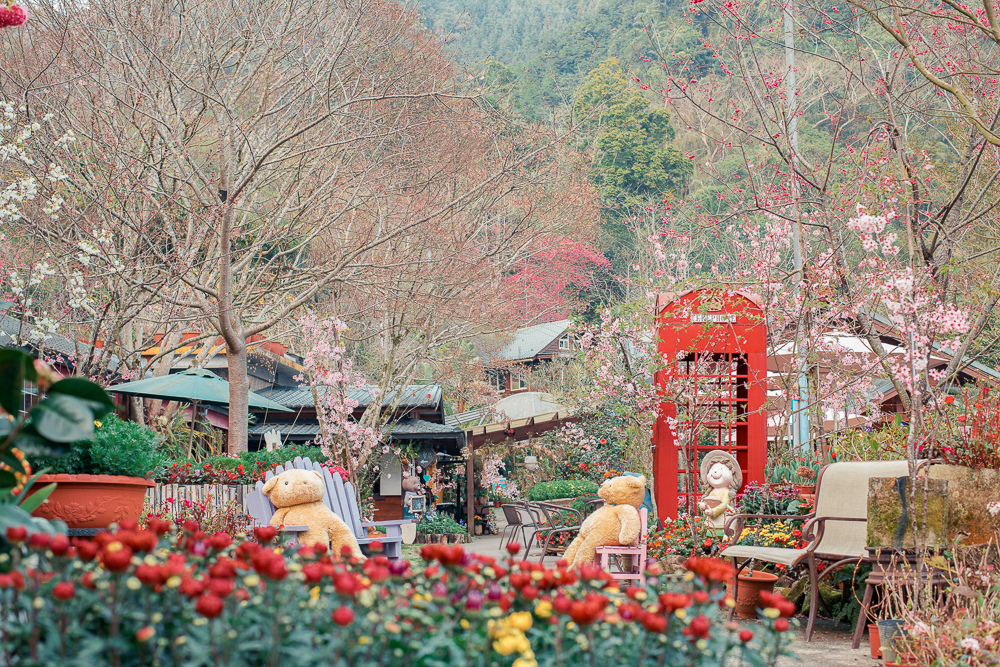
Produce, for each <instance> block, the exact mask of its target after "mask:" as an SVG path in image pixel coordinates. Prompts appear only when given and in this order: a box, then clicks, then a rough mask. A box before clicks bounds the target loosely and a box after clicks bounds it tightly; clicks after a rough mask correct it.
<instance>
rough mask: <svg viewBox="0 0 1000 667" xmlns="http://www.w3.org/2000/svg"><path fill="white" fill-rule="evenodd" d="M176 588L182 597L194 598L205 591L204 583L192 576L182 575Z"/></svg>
mask: <svg viewBox="0 0 1000 667" xmlns="http://www.w3.org/2000/svg"><path fill="white" fill-rule="evenodd" d="M178 590H179V591H180V594H181V595H183V596H184V597H186V598H189V599H194V598H196V597H198V596H199V595H201V594H202V593H204V592H205V584H204V583H202V582H201V581H199V580H198V579H194V578H193V577H184V579H183V580H182V581H181V585H180V588H179V589H178Z"/></svg>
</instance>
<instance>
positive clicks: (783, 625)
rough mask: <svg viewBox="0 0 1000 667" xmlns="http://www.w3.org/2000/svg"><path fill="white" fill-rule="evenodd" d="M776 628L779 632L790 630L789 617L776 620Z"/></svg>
mask: <svg viewBox="0 0 1000 667" xmlns="http://www.w3.org/2000/svg"><path fill="white" fill-rule="evenodd" d="M774 629H775V630H777V631H778V632H785V631H787V630H788V619H787V618H779V619H776V620H775V621H774Z"/></svg>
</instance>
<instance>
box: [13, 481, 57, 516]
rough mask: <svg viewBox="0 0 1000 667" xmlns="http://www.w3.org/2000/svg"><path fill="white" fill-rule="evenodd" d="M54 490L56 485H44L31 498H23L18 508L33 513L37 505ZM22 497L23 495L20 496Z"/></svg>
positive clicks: (53, 483)
mask: <svg viewBox="0 0 1000 667" xmlns="http://www.w3.org/2000/svg"><path fill="white" fill-rule="evenodd" d="M55 490H56V483H55V482H52V483H51V484H46V485H45V486H43V487H42V488H41V489H39V490H38V491H37V492H35V493H33V494H32V495H31V496H29V497H27V498H25V499H24V500H22V501H21V504H20V507H21V509H23V510H24V511H25V512H28V513H31V512H34V511H35V510H36V509H37V508H38V506H39V505H41V504H42V503H44V502H45V500H46V498H48V497H49V496H51V495H52V492H53V491H55ZM21 495H22V496H23V495H24V494H23V493H22V494H21Z"/></svg>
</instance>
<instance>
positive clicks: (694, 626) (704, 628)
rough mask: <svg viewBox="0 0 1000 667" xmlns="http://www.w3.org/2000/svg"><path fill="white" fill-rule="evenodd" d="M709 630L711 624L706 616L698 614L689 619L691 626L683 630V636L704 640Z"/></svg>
mask: <svg viewBox="0 0 1000 667" xmlns="http://www.w3.org/2000/svg"><path fill="white" fill-rule="evenodd" d="M711 629H712V622H711V621H710V620H708V616H705V615H704V614H699V615H697V616H695V617H694V618H692V619H691V625H689V626H687V627H686V628H684V634H686V635H690V636H691V637H694V638H698V639H704V638H705V637H707V636H708V631H709V630H711Z"/></svg>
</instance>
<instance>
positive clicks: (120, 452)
mask: <svg viewBox="0 0 1000 667" xmlns="http://www.w3.org/2000/svg"><path fill="white" fill-rule="evenodd" d="M158 443H159V437H158V436H157V434H156V432H155V431H153V430H152V429H150V428H148V427H146V426H143V425H141V424H137V423H134V422H128V421H125V420H123V419H120V418H119V417H118V416H116V415H114V414H110V415H108V416H107V417H105V418H103V419H102V420H98V421H95V422H94V429H93V435H92V436H91V437H90V438H88V439H83V440H76V441H75V442H73V443H71V445H70V448H69V451H68V452H67V453H66V454H65V455H64V456H61V457H58V458H48V457H39V458H38V459H36V460H35V464H36V467H40V466H44V467H46V468H47V469H48V471H49V474H46V475H42V476H41V478H40V479H39V481H40V482H43V483H46V482H55V483H56V484H57V487H56V489H55V491H54V492H53V493H52V495H51V496H49V498H48V499H47V500H46V501H45V502H44V503H42V504H41V505H39V506H38V507H37V508H36V509H35V510H34V514H35V516H40V517H44V518H47V519H61V520H63V521H65V522H66V524H67V525H68V526H69V527H70V528H104V527H107V526H109V525H111V524H112V523H120V522H121V521H122V520H125V519H131V520H134V521H138V520H139V518H140V517H141V516H142V507H143V501H144V500H145V497H146V490H147V489H148V488H149V487H151V486H154V485H155V483H154V482H153V481H151V480H149V479H147V475H148V474H149V473H150V472H151V471H152V470H154V469H155V468H157V467H158V466H160V465H162V464H163V461H164V459H165V458H166V456H165V454H163V453H162V452H161V451H159V449H158V447H157V445H158Z"/></svg>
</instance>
